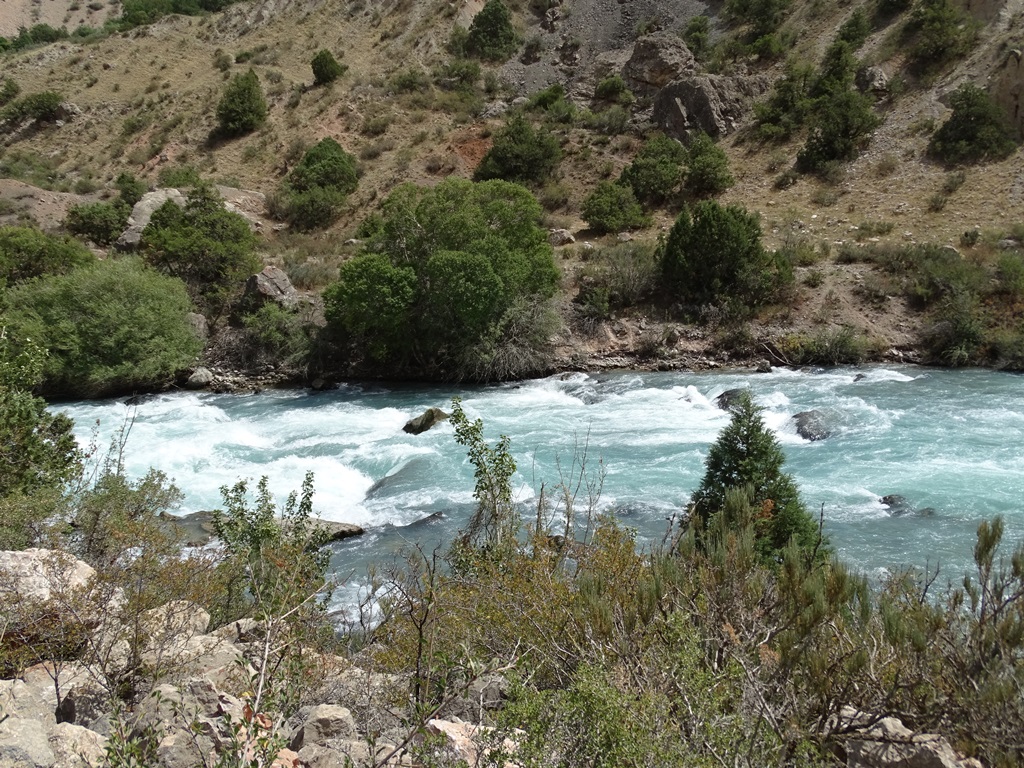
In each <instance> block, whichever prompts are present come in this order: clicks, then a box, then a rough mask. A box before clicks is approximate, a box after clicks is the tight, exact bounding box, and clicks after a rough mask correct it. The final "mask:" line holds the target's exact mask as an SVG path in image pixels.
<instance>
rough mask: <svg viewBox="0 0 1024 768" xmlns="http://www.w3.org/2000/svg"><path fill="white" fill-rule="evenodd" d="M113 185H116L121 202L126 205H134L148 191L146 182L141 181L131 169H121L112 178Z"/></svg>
mask: <svg viewBox="0 0 1024 768" xmlns="http://www.w3.org/2000/svg"><path fill="white" fill-rule="evenodd" d="M114 186H115V187H117V191H118V194H119V196H120V199H121V202H122V203H124V204H125V205H127V206H130V207H134V205H135V204H136V203H137V202H139V200H141V199H142V196H143V195H144V194H146V193H147V192H148V191H149V187H148V186H147V185H146V182H144V181H142V180H141V179H139V178H138V177H136V175H135V174H134V173H132V172H131V171H122V172H121V173H119V174H118V175H117V178H116V179H114Z"/></svg>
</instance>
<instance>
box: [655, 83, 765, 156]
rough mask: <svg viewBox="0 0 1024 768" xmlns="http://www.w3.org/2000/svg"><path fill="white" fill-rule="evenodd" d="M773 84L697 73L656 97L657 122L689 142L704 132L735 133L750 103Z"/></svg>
mask: <svg viewBox="0 0 1024 768" xmlns="http://www.w3.org/2000/svg"><path fill="white" fill-rule="evenodd" d="M769 87H770V81H769V80H768V78H766V77H762V76H756V77H726V76H723V75H693V76H691V77H686V78H683V79H680V80H676V81H674V82H672V83H669V84H668V85H666V86H665V87H664V88H662V89H661V90H660V91H658V95H657V96H655V97H654V113H653V120H654V123H655V124H656V125H657V126H658V127H659V128H661V129H662V130H663V131H664V132H665V133H666V134H667V135H668V136H671V137H672V138H675V139H679V140H680V141H685V140H686V139H687V138H688V137H689V136H690V135H691V134H692V133H695V132H697V131H703V132H704V133H706V134H708V135H709V136H711V137H712V138H718V137H720V136H725V135H726V134H729V133H732V132H733V131H734V130H736V127H737V126H738V125H739V123H740V122H741V121H742V120H743V118H744V117H745V116H746V115H747V113H748V112H749V110H750V105H751V104H753V103H754V101H756V100H757V99H758V98H760V97H761V96H763V95H764V94H765V93H766V92H767V91H768V88H769Z"/></svg>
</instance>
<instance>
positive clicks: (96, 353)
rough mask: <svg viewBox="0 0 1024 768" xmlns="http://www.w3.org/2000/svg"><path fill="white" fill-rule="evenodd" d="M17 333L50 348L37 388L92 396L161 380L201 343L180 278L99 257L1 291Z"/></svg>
mask: <svg viewBox="0 0 1024 768" xmlns="http://www.w3.org/2000/svg"><path fill="white" fill-rule="evenodd" d="M7 299H8V305H9V321H10V326H11V328H12V329H14V330H15V332H16V333H17V335H18V337H19V338H31V339H33V340H34V341H36V342H37V343H38V344H40V346H43V347H45V348H47V349H49V350H50V355H49V356H48V357H47V358H46V360H45V362H44V365H43V375H44V379H43V385H42V388H43V390H44V392H47V393H50V394H57V395H63V396H76V397H97V396H100V395H104V394H114V393H118V392H131V391H134V390H136V389H148V388H151V387H154V386H159V385H162V384H166V383H167V382H168V381H170V380H171V379H172V378H173V377H174V376H175V374H177V373H178V371H180V370H182V369H183V368H185V367H187V366H188V365H190V364H191V363H192V361H193V360H194V359H195V356H196V355H197V354H198V353H199V351H200V349H201V348H202V344H201V342H200V341H199V339H198V338H197V337H196V335H195V333H194V332H193V330H192V327H191V325H190V324H189V322H188V317H187V316H188V313H189V312H190V311H191V309H192V307H191V303H190V302H189V300H188V295H187V293H186V292H185V287H184V285H183V284H182V282H181V281H180V280H178V279H177V278H173V277H166V276H164V275H160V274H159V273H157V272H154V271H153V270H151V269H148V268H146V267H144V266H142V265H141V264H140V263H139V262H137V261H135V260H124V261H102V262H97V263H96V264H94V265H93V266H91V267H84V268H81V269H77V270H75V271H74V272H71V273H69V274H67V275H51V276H48V277H43V278H40V279H38V280H33V281H31V282H27V283H23V284H21V285H18V286H15V287H14V288H12V289H10V290H9V291H8V294H7Z"/></svg>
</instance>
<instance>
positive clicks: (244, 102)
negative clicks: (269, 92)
mask: <svg viewBox="0 0 1024 768" xmlns="http://www.w3.org/2000/svg"><path fill="white" fill-rule="evenodd" d="M266 119H267V100H266V99H265V98H263V89H262V88H261V87H260V79H259V78H258V77H257V76H256V73H255V72H254V71H253V70H251V69H250V70H249V71H248V72H246V73H245V74H244V75H235V76H234V77H233V78H231V82H229V83H228V85H227V88H225V89H224V95H223V96H222V97H221V100H220V102H219V103H218V104H217V123H218V125H219V127H220V132H221V134H223V135H224V136H241V135H242V134H245V133H251V132H252V131H255V130H256V129H257V128H259V127H260V126H261V125H263V123H264V122H266Z"/></svg>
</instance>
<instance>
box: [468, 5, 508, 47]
mask: <svg viewBox="0 0 1024 768" xmlns="http://www.w3.org/2000/svg"><path fill="white" fill-rule="evenodd" d="M518 47H519V38H518V36H517V35H516V30H515V27H513V26H512V12H511V11H510V10H509V8H508V6H507V5H505V3H504V2H502V0H487V2H486V3H485V4H484V7H483V8H482V9H481V10H480V12H479V13H478V14H477V15H476V16H474V17H473V21H472V22H471V23H470V25H469V35H468V36H467V37H466V52H467V53H468V54H469V55H470V56H476V57H477V58H481V59H488V60H491V61H504V60H505V59H507V58H508V57H509V56H511V55H512V54H513V53H515V52H516V48H518Z"/></svg>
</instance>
